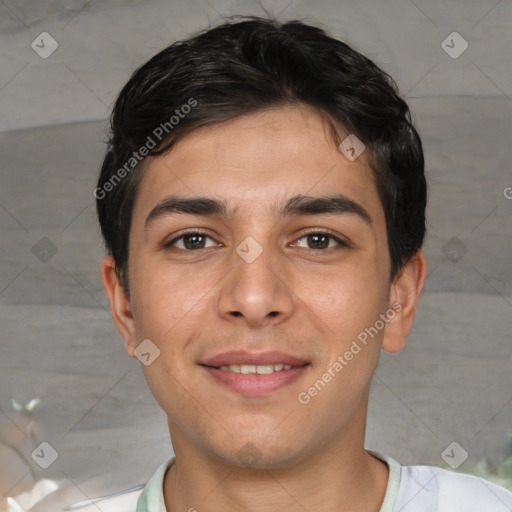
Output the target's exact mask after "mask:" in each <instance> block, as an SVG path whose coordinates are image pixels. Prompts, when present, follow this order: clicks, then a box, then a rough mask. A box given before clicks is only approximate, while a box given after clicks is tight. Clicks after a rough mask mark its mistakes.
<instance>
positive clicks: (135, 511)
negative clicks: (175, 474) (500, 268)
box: [80, 451, 512, 512]
mask: <svg viewBox="0 0 512 512" xmlns="http://www.w3.org/2000/svg"><path fill="white" fill-rule="evenodd" d="M370 453H372V454H373V455H375V456H376V457H378V458H380V459H381V460H383V461H384V462H386V464H387V465H388V467H389V479H388V484H387V487H386V494H385V496H384V501H383V503H382V506H381V508H380V511H379V512H512V492H511V491H508V490H507V489H505V488H503V487H500V486H498V485H496V484H493V483H491V482H489V481H488V480H484V479H482V478H479V477H476V476H473V475H466V474H463V473H455V472H452V471H448V470H446V469H442V468H439V467H437V466H427V465H422V466H402V465H401V464H400V463H399V462H397V461H396V460H394V459H393V458H391V457H389V456H387V455H383V454H381V453H379V452H375V451H370ZM173 462H174V457H172V458H171V459H170V460H168V461H167V462H165V463H164V464H162V465H161V466H160V467H159V468H158V470H157V471H156V473H155V474H154V475H153V476H152V478H151V479H150V481H149V482H148V483H147V484H146V486H145V487H144V489H143V490H138V491H134V492H130V493H127V494H124V495H123V496H118V497H117V498H109V499H105V500H100V501H98V502H96V503H97V504H95V505H91V506H90V507H89V506H88V507H86V508H83V509H80V512H89V511H91V512H92V511H93V510H94V511H95V512H97V510H98V508H97V507H100V509H101V510H102V512H166V509H165V504H164V494H163V481H164V476H165V473H166V471H167V469H168V468H169V467H170V466H171V465H172V464H173Z"/></svg>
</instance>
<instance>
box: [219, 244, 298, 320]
mask: <svg viewBox="0 0 512 512" xmlns="http://www.w3.org/2000/svg"><path fill="white" fill-rule="evenodd" d="M238 249H239V252H236V251H233V255H232V261H231V262H230V263H231V264H232V270H231V272H229V273H228V274H227V276H226V280H225V281H223V287H222V289H221V291H220V296H219V300H218V308H219V314H220V315H221V316H222V317H223V318H225V319H229V320H231V321H233V320H235V321H237V322H240V323H246V324H247V325H249V326H250V327H253V328H254V327H265V326H267V325H269V324H278V323H281V322H282V321H284V320H285V319H287V318H289V317H290V315H291V314H292V313H293V310H294V294H293V291H292V289H291V288H290V283H291V276H290V275H289V272H288V271H287V269H286V265H285V262H284V259H283V258H280V256H279V254H273V253H272V250H271V248H270V244H266V245H265V246H264V245H263V244H261V243H259V244H254V242H253V243H252V244H250V243H249V244H248V245H245V246H244V245H243V244H241V246H239V248H238ZM244 249H246V251H245V253H244V252H243V251H244ZM251 251H252V253H253V254H251ZM254 251H256V253H255V252H254ZM260 251H261V253H260ZM258 253H259V254H258ZM254 256H256V258H255V259H253V257H254Z"/></svg>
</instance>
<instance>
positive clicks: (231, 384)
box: [202, 364, 310, 396]
mask: <svg viewBox="0 0 512 512" xmlns="http://www.w3.org/2000/svg"><path fill="white" fill-rule="evenodd" d="M309 367H310V365H309V364H306V365H302V366H294V367H292V368H290V369H289V370H281V371H278V372H274V373H269V374H263V375H258V374H249V375H244V374H243V373H235V372H230V371H224V370H219V369H218V368H215V367H213V366H203V367H202V368H204V370H206V372H207V373H209V374H210V376H211V377H212V378H213V379H214V381H215V382H217V383H219V384H220V385H221V386H224V387H227V388H228V389H230V390H231V391H235V392H236V393H239V394H242V395H246V396H264V395H268V394H270V393H273V392H275V391H277V390H279V389H281V388H283V387H285V386H288V385H290V384H292V383H293V382H295V381H296V380H297V379H299V378H300V377H302V376H303V375H304V374H305V373H306V372H307V370H308V369H309Z"/></svg>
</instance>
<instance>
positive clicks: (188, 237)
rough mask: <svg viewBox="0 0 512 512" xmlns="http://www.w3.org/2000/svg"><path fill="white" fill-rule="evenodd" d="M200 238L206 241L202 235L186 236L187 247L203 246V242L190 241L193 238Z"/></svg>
mask: <svg viewBox="0 0 512 512" xmlns="http://www.w3.org/2000/svg"><path fill="white" fill-rule="evenodd" d="M198 239H203V240H202V241H203V242H204V237H203V236H202V235H188V236H187V237H185V247H186V248H187V249H197V248H198V247H200V246H202V244H201V243H199V244H197V243H196V244H194V243H193V242H192V243H190V241H191V240H195V241H196V242H197V240H198Z"/></svg>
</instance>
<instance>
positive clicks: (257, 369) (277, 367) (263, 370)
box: [213, 363, 309, 375]
mask: <svg viewBox="0 0 512 512" xmlns="http://www.w3.org/2000/svg"><path fill="white" fill-rule="evenodd" d="M307 364H309V363H306V364H304V365H297V366H293V365H291V364H281V363H278V364H258V365H255V364H230V365H223V366H215V367H213V368H216V369H217V370H221V371H223V372H233V373H241V374H243V375H268V374H269V373H275V372H282V371H283V370H291V369H294V368H301V367H302V366H306V365H307Z"/></svg>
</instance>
